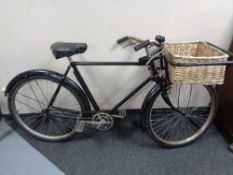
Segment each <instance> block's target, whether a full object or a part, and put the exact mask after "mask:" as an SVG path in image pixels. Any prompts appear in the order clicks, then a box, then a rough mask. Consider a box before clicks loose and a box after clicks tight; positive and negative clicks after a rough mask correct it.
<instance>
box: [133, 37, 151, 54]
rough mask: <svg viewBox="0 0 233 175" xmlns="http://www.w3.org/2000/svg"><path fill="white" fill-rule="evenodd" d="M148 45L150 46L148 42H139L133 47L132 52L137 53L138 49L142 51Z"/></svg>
mask: <svg viewBox="0 0 233 175" xmlns="http://www.w3.org/2000/svg"><path fill="white" fill-rule="evenodd" d="M149 45H150V40H145V41H143V42H141V43H140V44H138V45H136V46H134V50H135V51H136V52H137V51H139V50H140V49H143V48H145V47H147V46H149Z"/></svg>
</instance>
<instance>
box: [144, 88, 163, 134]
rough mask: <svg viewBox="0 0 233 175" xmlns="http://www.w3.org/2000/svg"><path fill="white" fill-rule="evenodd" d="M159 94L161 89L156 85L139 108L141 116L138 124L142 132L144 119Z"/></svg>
mask: <svg viewBox="0 0 233 175" xmlns="http://www.w3.org/2000/svg"><path fill="white" fill-rule="evenodd" d="M160 93H161V89H160V87H159V85H158V84H156V85H154V86H153V87H152V88H151V90H150V91H149V93H148V94H147V96H146V98H145V99H144V102H143V104H142V108H141V114H140V124H141V128H142V130H143V131H145V129H146V127H147V126H146V117H147V116H148V115H149V113H150V109H151V106H152V105H153V102H154V100H155V98H157V96H158V95H159V94H160Z"/></svg>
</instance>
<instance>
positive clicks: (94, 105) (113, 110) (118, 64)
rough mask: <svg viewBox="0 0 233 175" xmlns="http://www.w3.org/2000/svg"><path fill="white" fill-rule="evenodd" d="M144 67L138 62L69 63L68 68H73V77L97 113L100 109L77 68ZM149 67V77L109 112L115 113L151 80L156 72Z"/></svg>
mask: <svg viewBox="0 0 233 175" xmlns="http://www.w3.org/2000/svg"><path fill="white" fill-rule="evenodd" d="M78 65H79V66H82V65H83V66H145V64H142V63H139V62H71V63H70V66H71V67H72V68H73V71H74V75H75V77H76V79H77V81H78V82H79V83H80V85H81V87H82V89H83V91H84V93H85V94H86V95H87V97H88V99H89V100H90V102H91V104H92V106H93V108H94V109H95V111H99V110H100V108H99V106H98V104H97V102H96V100H95V99H94V97H93V95H92V93H91V91H90V90H89V88H88V86H87V84H86V82H85V80H84V79H83V77H82V75H81V74H80V72H79V70H78V68H77V66H78ZM149 67H153V68H152V71H151V76H150V77H148V78H147V79H146V80H144V81H143V82H142V83H141V84H140V85H138V86H137V87H136V88H135V89H134V90H132V91H131V92H130V93H129V94H128V95H127V96H126V97H124V98H123V99H122V100H121V101H120V102H119V103H117V105H116V106H115V107H113V108H112V109H111V110H110V111H111V112H115V111H116V110H117V109H118V108H119V107H120V106H121V105H123V104H124V103H125V102H126V101H128V100H129V99H130V98H131V97H132V96H134V95H135V94H136V93H137V92H138V91H139V90H141V89H142V88H143V87H144V86H145V85H146V84H147V83H149V82H150V81H152V80H153V78H151V77H153V76H154V75H155V74H156V73H157V71H156V70H155V68H154V64H153V63H152V64H150V65H149Z"/></svg>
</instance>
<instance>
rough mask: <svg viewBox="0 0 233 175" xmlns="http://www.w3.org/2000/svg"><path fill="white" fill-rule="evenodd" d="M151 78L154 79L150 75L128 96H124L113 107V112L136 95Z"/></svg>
mask: <svg viewBox="0 0 233 175" xmlns="http://www.w3.org/2000/svg"><path fill="white" fill-rule="evenodd" d="M151 80H152V79H151V77H148V78H147V79H146V80H144V81H143V82H142V83H141V84H140V85H138V86H137V87H136V88H135V89H134V90H132V91H131V92H130V93H129V94H128V95H127V96H126V97H124V98H123V99H122V100H121V101H120V102H119V103H118V104H117V105H116V106H115V107H113V108H112V110H111V112H115V111H116V110H117V109H118V108H119V107H120V106H121V105H123V104H124V103H125V102H126V101H128V100H129V99H130V98H131V97H132V96H134V95H135V94H136V93H137V92H138V91H139V90H141V89H142V88H143V87H144V86H145V85H146V84H147V83H149V82H150V81H151Z"/></svg>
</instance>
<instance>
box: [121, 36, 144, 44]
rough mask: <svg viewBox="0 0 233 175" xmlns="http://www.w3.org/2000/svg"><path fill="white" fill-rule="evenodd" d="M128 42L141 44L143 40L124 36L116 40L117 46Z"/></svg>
mask: <svg viewBox="0 0 233 175" xmlns="http://www.w3.org/2000/svg"><path fill="white" fill-rule="evenodd" d="M128 40H133V41H136V42H143V41H144V40H143V39H141V38H137V37H134V36H124V37H122V38H120V39H118V40H117V44H121V43H123V42H125V41H128Z"/></svg>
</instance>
